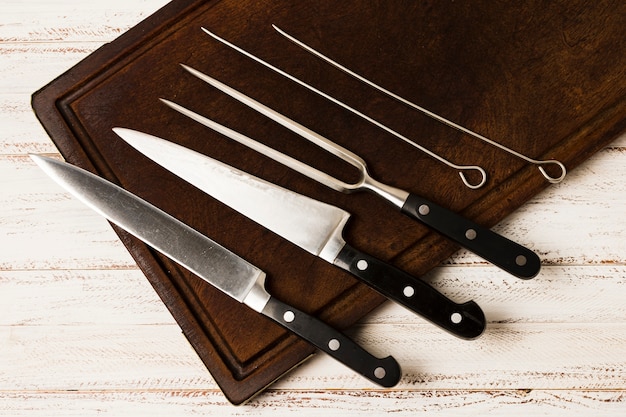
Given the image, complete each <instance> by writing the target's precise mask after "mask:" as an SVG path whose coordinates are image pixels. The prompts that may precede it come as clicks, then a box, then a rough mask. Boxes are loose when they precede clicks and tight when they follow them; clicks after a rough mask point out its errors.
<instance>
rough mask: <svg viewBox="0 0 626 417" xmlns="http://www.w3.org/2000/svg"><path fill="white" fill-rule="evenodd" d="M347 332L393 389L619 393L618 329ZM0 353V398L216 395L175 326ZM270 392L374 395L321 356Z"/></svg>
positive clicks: (621, 342)
mask: <svg viewBox="0 0 626 417" xmlns="http://www.w3.org/2000/svg"><path fill="white" fill-rule="evenodd" d="M351 333H352V335H353V337H354V338H355V339H356V340H357V341H358V342H359V343H362V344H363V346H366V347H367V348H368V349H369V350H370V351H372V353H374V354H377V355H380V356H382V355H387V354H392V355H393V356H394V357H396V359H397V360H398V361H399V362H400V363H401V364H402V371H403V378H402V380H401V381H400V383H399V384H398V385H397V386H396V387H395V388H394V389H398V390H405V389H438V390H441V389H443V390H451V389H455V390H456V389H461V390H467V389H471V390H482V391H489V390H493V389H561V390H564V389H608V390H611V389H613V390H614V389H625V388H626V387H625V382H624V381H626V363H624V357H625V355H626V343H625V341H626V324H625V323H607V324H603V323H597V324H596V323H585V324H584V325H581V324H578V323H514V324H491V325H489V326H488V328H487V330H486V332H485V334H484V335H483V336H482V337H481V338H479V339H477V340H474V341H470V342H468V341H462V340H459V339H457V338H454V337H452V336H450V335H448V334H445V333H443V332H441V331H440V330H438V329H435V328H434V327H433V326H431V325H429V324H424V323H419V322H418V320H415V321H414V322H413V323H403V324H388V323H386V324H383V325H360V326H355V327H354V328H353V329H351ZM0 345H2V346H3V355H2V357H1V358H0V391H7V390H22V391H28V390H81V389H90V390H109V389H114V390H119V389H125V390H132V389H136V388H138V387H142V388H144V389H175V388H177V387H186V388H188V389H200V388H206V387H211V388H216V386H215V385H214V382H213V380H212V378H211V376H210V375H209V374H208V372H207V371H206V369H205V368H204V366H203V365H202V364H201V363H200V360H199V359H198V356H197V355H196V354H195V352H194V351H193V350H192V349H191V347H190V346H189V344H188V342H187V341H186V339H185V338H184V337H183V335H182V334H181V333H180V329H179V327H178V326H176V325H114V324H112V325H93V326H83V325H71V326H2V327H0ZM273 388H275V389H298V390H300V389H305V390H329V389H333V390H334V389H352V390H359V389H363V390H371V389H375V388H376V386H374V385H373V384H372V383H371V382H369V381H367V380H365V379H364V378H362V377H360V376H358V375H355V374H354V372H352V371H351V370H349V369H347V368H345V367H344V366H342V365H339V364H338V363H337V362H336V361H334V360H333V359H331V358H330V357H328V356H327V355H323V354H320V355H316V356H314V357H313V358H311V359H309V360H308V361H307V362H305V363H304V364H303V365H301V366H300V367H299V368H298V369H295V370H293V371H292V372H290V373H289V374H288V375H286V376H285V377H283V378H282V379H281V380H280V381H278V382H276V383H275V384H273Z"/></svg>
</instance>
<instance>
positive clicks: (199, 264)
mask: <svg viewBox="0 0 626 417" xmlns="http://www.w3.org/2000/svg"><path fill="white" fill-rule="evenodd" d="M31 157H32V158H33V160H34V161H35V162H36V163H37V164H38V165H39V166H40V167H41V168H42V169H43V170H44V171H45V172H46V173H47V174H48V175H49V176H50V177H52V179H54V180H55V181H56V182H57V183H59V184H60V185H61V186H63V187H64V188H65V189H67V190H68V191H69V192H70V193H72V194H73V195H74V196H75V197H77V198H78V199H79V200H81V201H82V202H83V203H85V204H86V205H87V206H89V207H90V208H91V209H93V210H95V211H96V212H98V213H99V214H100V215H102V216H104V217H105V218H107V219H108V220H110V221H111V222H113V223H115V224H117V225H118V226H120V227H121V228H122V229H124V230H126V231H127V232H129V233H130V234H132V235H134V236H136V237H137V238H139V239H141V240H142V241H144V242H145V243H147V244H148V245H150V246H152V247H153V248H154V249H156V250H158V251H159V252H161V253H163V254H164V255H166V256H168V257H169V258H171V259H173V260H174V261H176V262H178V263H179V264H181V265H182V266H184V267H185V268H187V269H188V270H189V271H191V272H193V273H194V274H196V275H197V276H199V277H200V278H202V279H204V280H205V281H207V282H208V283H209V284H211V285H213V286H214V287H216V288H217V289H219V290H221V291H222V292H224V293H226V294H227V295H229V296H231V297H232V298H234V299H235V300H237V301H239V302H240V303H243V304H246V305H247V306H248V307H251V308H252V309H254V310H255V311H257V312H259V313H261V314H263V315H264V316H266V317H269V318H270V319H272V320H274V321H275V322H276V323H278V324H280V325H281V326H283V327H285V328H287V329H288V330H290V331H292V332H294V333H296V334H297V335H299V336H300V337H302V338H303V339H305V340H307V341H308V342H310V343H311V344H313V345H315V346H316V347H317V348H319V349H320V350H322V351H324V352H326V353H328V354H329V355H330V356H332V357H333V358H335V359H337V360H338V361H339V362H341V363H343V364H344V365H346V366H348V367H349V368H351V369H353V370H354V371H356V372H358V373H359V374H361V375H363V376H364V377H366V378H368V379H369V380H371V381H372V382H374V383H376V384H379V385H381V386H384V387H391V386H394V385H395V384H396V383H397V382H398V380H399V379H400V375H401V373H400V367H399V365H398V363H397V362H396V360H395V359H394V358H393V357H391V356H388V357H386V358H384V359H378V358H376V357H374V356H372V355H371V354H370V353H368V352H367V351H365V350H364V349H363V348H362V347H360V346H359V345H358V344H356V343H355V342H354V341H352V340H351V339H349V338H348V337H347V336H345V335H344V334H343V333H341V332H339V331H337V330H335V329H334V328H332V327H330V326H329V325H327V324H325V323H324V322H322V321H320V320H318V319H316V318H314V317H312V316H309V315H308V314H306V313H304V312H302V311H299V310H297V309H295V308H293V307H291V306H289V305H287V304H285V303H283V302H282V301H280V300H278V299H276V298H274V297H272V296H271V295H270V294H269V293H268V292H267V291H266V290H265V278H266V275H265V273H264V272H263V271H261V270H260V269H259V268H257V267H255V266H254V265H252V264H250V263H248V262H247V261H245V260H244V259H242V258H240V257H239V256H237V255H235V254H234V253H232V252H230V251H229V250H227V249H226V248H224V247H222V246H220V245H219V244H217V243H216V242H214V241H212V240H211V239H209V238H208V237H206V236H204V235H203V234H201V233H199V232H197V231H196V230H194V229H192V228H191V227H189V226H187V225H186V224H184V223H182V222H181V221H179V220H177V219H176V218H174V217H172V216H170V215H169V214H167V213H165V212H163V211H162V210H160V209H159V208H157V207H155V206H153V205H152V204H150V203H148V202H146V201H144V200H142V199H141V198H139V197H137V196H136V195H134V194H131V193H130V192H128V191H126V190H124V189H122V188H120V187H118V186H117V185H115V184H112V183H110V182H109V181H106V180H104V179H102V178H100V177H98V176H96V175H94V174H92V173H90V172H87V171H85V170H83V169H80V168H78V167H75V166H74V165H71V164H68V163H65V162H61V161H58V160H55V159H51V158H46V157H42V156H36V155H31Z"/></svg>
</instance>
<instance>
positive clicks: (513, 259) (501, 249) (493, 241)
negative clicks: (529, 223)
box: [402, 194, 541, 279]
mask: <svg viewBox="0 0 626 417" xmlns="http://www.w3.org/2000/svg"><path fill="white" fill-rule="evenodd" d="M402 212H403V213H404V214H406V215H408V216H410V217H412V218H414V219H416V220H418V221H420V222H422V223H424V224H426V225H427V226H429V227H431V228H432V229H434V230H436V231H438V232H439V233H441V234H443V235H444V236H446V237H448V238H449V239H451V240H453V241H454V242H456V243H458V244H459V245H461V246H463V247H464V248H466V249H468V250H470V251H472V252H474V253H475V254H476V255H478V256H480V257H482V258H483V259H485V260H487V261H489V262H491V263H493V264H494V265H496V266H498V267H500V268H501V269H503V270H505V271H507V272H509V273H510V274H512V275H514V276H516V277H518V278H522V279H529V278H533V277H534V276H536V275H537V274H538V273H539V269H540V268H541V260H540V259H539V256H537V254H535V253H534V252H533V251H531V250H530V249H528V248H525V247H524V246H522V245H520V244H518V243H515V242H513V241H512V240H509V239H507V238H505V237H504V236H502V235H499V234H498V233H496V232H493V231H491V230H489V229H487V228H485V227H482V226H480V225H478V224H476V223H474V222H473V221H471V220H468V219H466V218H465V217H462V216H460V215H458V214H456V213H454V212H453V211H450V210H448V209H446V208H444V207H441V206H439V205H437V204H435V203H433V202H432V201H429V200H427V199H425V198H423V197H420V196H417V195H415V194H409V196H408V198H407V199H406V201H405V203H404V206H403V207H402Z"/></svg>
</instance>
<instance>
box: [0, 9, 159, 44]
mask: <svg viewBox="0 0 626 417" xmlns="http://www.w3.org/2000/svg"><path fill="white" fill-rule="evenodd" d="M167 3H168V0H138V1H124V0H108V1H106V2H89V3H85V2H81V1H76V0H68V1H46V0H34V1H30V2H29V6H28V7H24V3H22V2H19V1H15V0H4V1H3V2H2V21H3V23H4V24H3V25H0V42H3V43H18V42H46V41H55V42H59V43H61V42H76V41H80V42H86V41H89V42H104V41H108V40H110V39H112V38H113V37H116V36H118V35H120V34H121V33H123V32H124V31H126V30H128V29H130V28H131V27H132V26H134V25H136V24H137V23H138V22H140V21H142V20H144V19H145V18H146V17H148V16H149V15H150V14H152V13H153V12H154V11H156V10H158V9H159V8H161V7H162V6H164V5H165V4H167ZM33 10H37V12H36V13H33Z"/></svg>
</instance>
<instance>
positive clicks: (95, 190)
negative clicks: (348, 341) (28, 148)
mask: <svg viewBox="0 0 626 417" xmlns="http://www.w3.org/2000/svg"><path fill="white" fill-rule="evenodd" d="M31 157H32V158H33V160H34V161H35V162H36V163H37V164H38V165H39V166H40V167H41V168H42V169H43V170H44V171H45V172H46V173H47V174H48V175H49V176H50V177H52V178H53V179H54V180H55V181H56V182H57V183H59V184H60V185H61V186H62V187H64V188H65V189H66V190H68V191H69V192H70V193H72V194H73V195H74V196H76V197H77V198H78V199H79V200H81V201H82V202H83V203H85V204H86V205H87V206H88V207H90V208H91V209H93V210H95V211H96V212H97V213H99V214H101V215H102V216H104V217H105V218H107V219H108V220H110V221H111V222H113V223H115V224H116V225H118V226H119V227H121V228H122V229H124V230H126V231H127V232H129V233H130V234H132V235H133V236H135V237H137V238H139V239H141V240H142V241H144V242H145V243H147V244H148V245H150V246H152V247H153V248H155V249H156V250H158V251H159V252H161V253H163V254H164V255H167V256H168V257H169V258H171V259H173V260H174V261H176V262H178V263H179V264H181V265H182V266H184V267H185V268H187V269H188V270H190V271H191V272H193V273H194V274H196V275H198V276H199V277H200V278H202V279H204V280H206V281H207V282H209V283H210V284H211V285H213V286H215V287H217V288H218V289H219V290H221V291H223V292H224V293H226V294H228V295H229V296H231V297H233V298H234V299H236V300H237V301H239V302H242V303H245V304H247V305H249V306H250V307H252V308H253V309H255V310H257V311H261V310H262V309H263V307H264V306H265V303H266V302H267V300H268V299H269V294H267V292H266V291H265V290H264V285H263V284H264V280H265V273H264V272H263V271H261V270H260V269H259V268H257V267H255V266H254V265H252V264H250V263H248V262H246V261H245V260H244V259H242V258H240V257H239V256H237V255H235V254H234V253H232V252H230V251H229V250H228V249H226V248H224V247H222V246H220V245H219V244H217V243H216V242H214V241H212V240H211V239H209V238H208V237H206V236H204V235H202V234H201V233H199V232H197V231H196V230H194V229H192V228H191V227H189V226H187V225H186V224H184V223H182V222H181V221H179V220H177V219H176V218H174V217H172V216H170V215H169V214H167V213H165V212H164V211H162V210H160V209H159V208H157V207H155V206H153V205H152V204H150V203H148V202H146V201H144V200H142V199H140V198H138V197H137V196H135V195H133V194H131V193H129V192H128V191H126V190H124V189H122V188H120V187H118V186H116V185H114V184H112V183H110V182H108V181H106V180H104V179H102V178H100V177H98V176H96V175H94V174H91V173H89V172H87V171H85V170H82V169H80V168H78V167H75V166H73V165H70V164H67V163H65V162H61V161H58V160H55V159H51V158H45V157H41V156H36V155H32V156H31Z"/></svg>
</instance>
